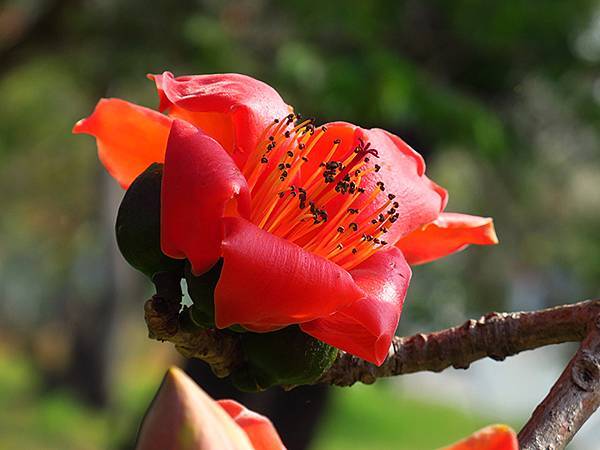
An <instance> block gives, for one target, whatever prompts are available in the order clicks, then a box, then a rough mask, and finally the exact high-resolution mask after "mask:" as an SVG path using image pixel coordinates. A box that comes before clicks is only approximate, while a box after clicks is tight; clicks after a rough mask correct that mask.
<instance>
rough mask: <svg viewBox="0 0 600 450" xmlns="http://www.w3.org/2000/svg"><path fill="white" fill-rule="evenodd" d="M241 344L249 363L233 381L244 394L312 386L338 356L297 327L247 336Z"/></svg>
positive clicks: (235, 375)
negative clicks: (277, 386) (246, 392)
mask: <svg viewBox="0 0 600 450" xmlns="http://www.w3.org/2000/svg"><path fill="white" fill-rule="evenodd" d="M241 343H242V349H243V352H244V355H245V359H246V363H245V365H244V366H243V367H241V368H240V369H239V370H238V371H237V372H235V373H234V375H233V376H232V382H233V384H234V385H235V386H236V387H237V388H238V389H240V390H244V391H257V390H263V389H267V388H269V387H271V386H275V385H283V386H297V385H302V384H311V383H313V382H314V381H316V380H317V379H318V378H319V377H320V376H321V375H323V373H324V372H325V371H326V370H327V369H329V367H331V365H332V364H333V362H334V360H335V358H336V356H337V354H338V350H337V349H336V348H334V347H331V346H330V345H327V344H325V343H324V342H321V341H319V340H318V339H315V338H313V337H312V336H309V335H308V334H306V333H304V332H302V331H301V330H300V328H299V327H297V326H290V327H286V328H284V329H282V330H278V331H274V332H271V333H245V334H243V335H241Z"/></svg>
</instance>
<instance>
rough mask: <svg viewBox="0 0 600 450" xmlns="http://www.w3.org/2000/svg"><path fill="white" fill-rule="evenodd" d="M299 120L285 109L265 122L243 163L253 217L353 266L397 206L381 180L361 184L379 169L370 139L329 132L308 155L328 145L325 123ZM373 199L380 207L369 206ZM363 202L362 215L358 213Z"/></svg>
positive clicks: (376, 245) (377, 244) (373, 245)
mask: <svg viewBox="0 0 600 450" xmlns="http://www.w3.org/2000/svg"><path fill="white" fill-rule="evenodd" d="M297 119H298V117H297V116H295V115H289V116H287V117H285V118H284V119H282V120H275V121H274V122H273V123H272V124H271V125H270V126H268V127H267V128H266V129H265V131H264V133H263V135H262V137H261V139H260V143H259V145H258V146H257V147H256V150H255V152H254V153H253V154H252V155H251V156H250V158H249V159H248V162H247V163H246V165H245V166H244V168H243V172H244V175H245V176H246V179H247V180H248V184H249V186H250V189H251V193H252V212H251V220H252V221H253V222H254V223H255V224H257V226H258V227H260V228H263V229H265V230H267V231H268V232H270V233H273V234H274V235H276V236H279V237H282V238H284V239H286V240H288V241H291V242H294V243H296V244H298V245H300V246H301V247H303V248H304V249H306V250H307V251H310V252H312V253H314V254H317V255H320V256H323V257H325V258H327V259H329V260H331V261H333V262H335V263H337V264H339V265H340V266H342V267H344V268H346V269H351V268H353V267H355V266H357V265H358V264H360V263H361V262H363V261H364V260H366V259H367V258H368V257H369V256H371V255H372V254H373V253H374V252H376V251H378V250H379V249H381V248H382V247H384V246H385V245H386V244H387V242H386V241H385V240H383V239H382V238H383V237H384V235H385V233H386V232H387V231H388V229H389V227H390V226H391V225H392V224H393V223H394V222H395V221H396V220H397V219H398V216H399V215H398V213H397V212H396V209H397V208H398V206H399V205H398V203H397V202H395V201H394V198H395V196H394V195H393V194H389V193H386V192H385V186H384V184H383V182H381V181H379V182H377V183H376V187H375V188H372V189H371V190H370V192H367V191H366V190H365V188H364V186H363V184H364V183H363V182H364V180H365V179H366V178H365V177H366V176H367V175H371V174H372V173H373V172H378V171H379V169H380V166H379V165H378V164H374V162H373V161H372V160H374V159H376V158H378V152H377V150H375V149H373V148H371V147H370V144H369V143H366V144H365V143H363V142H362V141H360V145H358V146H355V147H353V146H352V144H351V145H348V144H349V143H348V142H346V143H345V144H346V145H344V142H342V140H341V139H335V140H334V141H332V143H330V144H329V147H328V148H325V149H323V148H321V150H320V154H324V155H325V157H324V159H323V160H320V161H316V160H315V161H311V159H312V158H313V157H314V158H317V157H318V156H315V155H314V150H315V149H316V148H320V147H323V145H326V141H325V139H324V138H325V137H326V136H327V129H326V128H325V127H320V128H316V127H315V126H314V125H313V123H312V121H311V120H305V121H303V122H301V123H298V124H296V121H297ZM323 150H325V151H323ZM321 158H322V156H321ZM309 161H311V165H310V166H309V165H308V163H309ZM309 168H310V171H311V172H310V173H307V169H309ZM340 196H341V197H342V199H341V200H340ZM382 199H383V201H382ZM373 204H378V205H380V206H378V207H377V208H375V209H374V210H373V211H371V210H372V209H373V208H372V206H371V205H373ZM366 208H369V211H370V212H369V213H368V214H367V213H363V212H362V211H365V209H366Z"/></svg>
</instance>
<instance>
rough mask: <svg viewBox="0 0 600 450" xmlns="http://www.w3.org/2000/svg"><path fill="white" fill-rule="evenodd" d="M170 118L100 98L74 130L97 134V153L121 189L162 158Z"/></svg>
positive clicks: (133, 105)
mask: <svg viewBox="0 0 600 450" xmlns="http://www.w3.org/2000/svg"><path fill="white" fill-rule="evenodd" d="M170 126H171V119H169V118H168V117H167V116H164V115H162V114H160V113H158V112H156V111H153V110H151V109H148V108H144V107H142V106H138V105H135V104H133V103H129V102H126V101H123V100H119V99H116V98H111V99H102V100H100V101H99V102H98V104H97V105H96V109H95V110H94V112H93V113H92V115H91V116H89V117H88V118H86V119H81V120H80V121H79V122H77V123H76V124H75V127H73V133H87V134H91V135H92V136H94V137H96V142H97V144H98V156H99V157H100V161H102V164H104V167H106V170H108V172H109V173H110V174H111V175H112V177H113V178H114V179H116V180H117V181H118V182H119V183H120V184H121V186H122V187H123V188H124V189H127V188H128V187H129V185H130V184H131V183H132V181H133V180H135V178H136V177H137V176H138V175H139V174H140V173H142V172H143V171H144V170H145V169H146V168H147V167H148V166H149V165H150V164H152V163H153V162H163V161H164V158H165V148H166V146H167V136H168V135H169V127H170Z"/></svg>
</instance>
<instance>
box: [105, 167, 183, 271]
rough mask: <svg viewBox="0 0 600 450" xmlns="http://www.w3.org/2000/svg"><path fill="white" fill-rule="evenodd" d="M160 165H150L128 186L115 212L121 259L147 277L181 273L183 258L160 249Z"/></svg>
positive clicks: (161, 168)
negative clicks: (172, 256) (116, 213)
mask: <svg viewBox="0 0 600 450" xmlns="http://www.w3.org/2000/svg"><path fill="white" fill-rule="evenodd" d="M162 170H163V165H162V164H157V163H155V164H152V165H150V166H149V167H148V168H147V169H146V170H145V171H144V172H142V173H141V174H140V175H139V176H138V177H137V178H136V179H135V180H134V182H133V183H132V184H131V186H129V189H127V192H126V193H125V196H124V197H123V200H122V201H121V206H119V213H118V215H117V223H116V227H115V230H116V235H117V244H118V246H119V250H120V251H121V254H122V255H123V257H124V258H125V260H126V261H127V262H128V263H129V264H130V265H131V266H133V267H134V268H135V269H137V270H139V271H140V272H142V273H144V274H145V275H147V276H148V277H149V278H150V279H152V278H153V276H154V275H155V274H156V273H158V272H175V273H181V271H182V270H183V264H184V261H183V260H177V259H172V258H169V257H168V256H166V255H165V254H164V253H163V252H162V250H161V248H160V189H161V182H162Z"/></svg>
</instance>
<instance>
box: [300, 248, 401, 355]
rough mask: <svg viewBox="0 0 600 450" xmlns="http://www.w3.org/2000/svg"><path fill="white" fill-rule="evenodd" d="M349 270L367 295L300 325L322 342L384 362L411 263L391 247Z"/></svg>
mask: <svg viewBox="0 0 600 450" xmlns="http://www.w3.org/2000/svg"><path fill="white" fill-rule="evenodd" d="M350 274H351V275H352V278H353V279H354V281H355V282H356V284H357V285H358V286H359V287H360V288H361V289H362V290H363V291H364V292H365V293H366V294H367V296H366V297H365V298H363V299H361V300H359V301H357V302H355V303H353V304H352V305H350V306H347V307H346V308H343V309H340V310H339V311H338V312H337V313H335V314H332V315H331V316H329V317H324V318H321V319H317V320H313V321H311V322H307V323H303V324H301V325H300V327H301V328H302V330H303V331H304V332H305V333H308V334H310V335H311V336H314V337H316V338H317V339H320V340H321V341H323V342H326V343H328V344H330V345H332V346H334V347H337V348H339V349H342V350H344V351H347V352H348V353H351V354H353V355H355V356H358V357H360V358H363V359H365V360H367V361H370V362H372V363H375V364H377V365H381V364H382V363H383V362H384V361H385V358H386V357H387V354H388V350H389V348H390V345H391V343H392V338H393V337H394V333H395V332H396V328H397V327H398V321H399V320H400V314H401V313H402V304H403V302H404V297H405V296H406V290H407V289H408V284H409V282H410V277H411V270H410V267H409V265H408V264H407V263H406V261H405V259H404V256H402V252H400V251H399V250H398V249H396V248H391V249H389V250H387V251H383V252H379V253H375V254H374V255H373V256H371V257H370V258H369V259H367V260H366V261H365V262H363V263H362V264H360V265H359V266H357V267H356V268H354V269H352V270H351V271H350Z"/></svg>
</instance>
